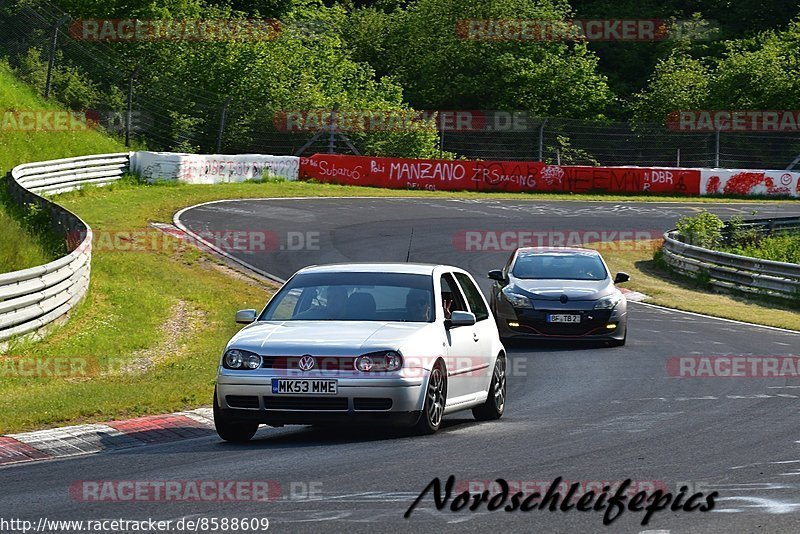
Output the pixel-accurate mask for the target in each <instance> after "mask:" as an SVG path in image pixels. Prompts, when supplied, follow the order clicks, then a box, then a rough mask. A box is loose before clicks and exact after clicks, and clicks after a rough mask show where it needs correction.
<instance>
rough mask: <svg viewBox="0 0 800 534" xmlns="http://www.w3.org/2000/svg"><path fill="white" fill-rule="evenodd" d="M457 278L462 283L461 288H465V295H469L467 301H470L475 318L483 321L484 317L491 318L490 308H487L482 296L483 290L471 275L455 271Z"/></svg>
mask: <svg viewBox="0 0 800 534" xmlns="http://www.w3.org/2000/svg"><path fill="white" fill-rule="evenodd" d="M455 274H456V280H458V283H459V284H461V289H463V290H464V295H466V297H467V302H468V303H469V307H470V309H471V310H472V313H474V314H475V319H476V320H478V321H483V320H484V319H488V318H489V310H487V309H486V303H484V301H483V298H482V296H481V290H480V289H478V288H477V287H476V286H475V284H474V283H472V280H470V278H469V276H467V275H466V274H464V273H455Z"/></svg>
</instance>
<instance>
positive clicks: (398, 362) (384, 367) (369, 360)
mask: <svg viewBox="0 0 800 534" xmlns="http://www.w3.org/2000/svg"><path fill="white" fill-rule="evenodd" d="M353 365H354V366H355V368H356V371H361V372H362V373H376V372H384V373H385V372H390V371H397V370H398V369H400V368H401V367H402V366H403V357H402V356H400V353H399V352H396V351H393V350H387V351H380V352H370V353H369V354H362V355H361V356H359V357H358V358H356V359H355V361H354V362H353Z"/></svg>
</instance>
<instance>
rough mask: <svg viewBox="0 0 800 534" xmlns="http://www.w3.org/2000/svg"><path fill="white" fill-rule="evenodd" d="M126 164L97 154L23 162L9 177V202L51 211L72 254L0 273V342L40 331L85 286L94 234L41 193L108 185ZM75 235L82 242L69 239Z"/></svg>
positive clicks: (124, 159) (123, 156) (117, 157)
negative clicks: (11, 199)
mask: <svg viewBox="0 0 800 534" xmlns="http://www.w3.org/2000/svg"><path fill="white" fill-rule="evenodd" d="M129 161H130V155H129V154H128V153H121V154H101V155H96V156H81V157H77V158H66V159H58V160H52V161H42V162H39V163H27V164H24V165H19V166H17V167H14V169H12V171H11V172H10V173H9V175H8V177H7V179H6V180H7V186H8V189H9V193H10V194H11V196H12V198H14V200H15V201H16V202H17V203H19V204H21V205H24V206H38V207H39V209H42V210H46V211H47V212H48V213H50V219H51V222H52V224H53V229H54V231H55V232H57V233H59V234H61V235H63V236H64V237H65V239H66V240H67V243H68V246H69V247H70V249H71V250H70V252H69V254H67V255H66V256H64V257H62V258H59V259H57V260H55V261H52V262H50V263H48V264H46V265H40V266H38V267H31V268H30V269H24V270H22V271H15V272H10V273H4V274H0V341H6V340H8V339H10V338H12V337H15V336H21V335H25V334H31V333H36V332H39V331H40V330H41V329H42V328H44V327H46V326H48V325H50V324H51V323H53V322H54V321H56V320H58V319H60V318H62V317H64V316H65V315H66V314H67V313H68V312H69V311H70V310H71V309H72V308H73V307H75V305H76V304H77V303H78V302H80V300H81V299H82V298H83V297H84V296H85V295H86V292H87V290H88V288H89V275H90V271H91V257H92V230H91V228H90V227H89V225H88V224H86V223H85V222H83V221H82V220H81V219H80V218H79V217H78V216H77V215H75V214H73V213H71V212H70V211H68V210H66V209H64V208H62V207H61V206H59V205H58V204H55V203H54V202H51V201H50V200H48V199H46V198H44V196H43V195H51V194H56V193H63V192H66V191H72V190H74V189H79V188H81V187H83V186H85V185H96V186H100V185H106V184H109V183H111V182H114V181H116V180H119V179H120V178H121V177H122V176H123V175H124V174H125V172H126V171H127V169H128V166H129ZM76 235H79V236H81V238H82V239H81V241H80V242H77V243H75V242H71V240H70V239H68V238H70V237H74V236H76Z"/></svg>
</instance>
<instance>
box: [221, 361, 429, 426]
mask: <svg viewBox="0 0 800 534" xmlns="http://www.w3.org/2000/svg"><path fill="white" fill-rule="evenodd" d="M273 378H286V377H285V376H274V375H267V374H261V373H259V374H258V375H255V374H251V373H250V372H248V371H229V370H226V369H220V373H219V374H218V375H217V399H216V400H217V406H219V408H220V410H221V411H222V413H223V414H224V415H225V417H227V418H229V419H232V420H241V421H255V422H258V423H263V424H268V425H273V426H281V425H287V424H327V423H339V422H341V423H370V424H371V423H386V424H398V425H411V424H414V423H415V422H416V421H417V419H419V414H420V412H421V410H422V406H423V404H424V402H425V397H424V392H425V385H426V384H427V382H426V381H427V374H426V376H419V377H414V378H407V377H392V378H384V377H380V378H372V377H360V378H351V377H345V378H343V377H338V376H319V375H317V376H303V377H292V378H303V379H305V378H308V379H335V380H337V393H336V394H333V395H321V394H315V395H311V394H274V393H273V392H272V379H273Z"/></svg>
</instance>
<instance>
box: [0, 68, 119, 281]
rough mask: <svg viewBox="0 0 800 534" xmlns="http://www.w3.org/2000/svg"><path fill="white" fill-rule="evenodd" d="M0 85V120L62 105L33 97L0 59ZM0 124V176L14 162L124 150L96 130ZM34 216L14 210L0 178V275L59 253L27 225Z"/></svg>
mask: <svg viewBox="0 0 800 534" xmlns="http://www.w3.org/2000/svg"><path fill="white" fill-rule="evenodd" d="M0 87H2V91H0V119H3V118H4V117H5V113H6V112H7V111H16V112H20V111H33V110H61V109H63V108H60V107H59V106H57V105H56V104H52V103H49V102H45V101H43V100H42V99H41V98H39V96H37V95H36V94H35V93H34V91H32V90H31V89H30V87H28V86H26V85H25V84H24V83H22V82H20V81H19V80H17V79H16V78H15V77H14V75H13V74H12V73H11V70H10V69H9V67H8V65H7V64H5V63H3V62H2V61H0ZM2 122H3V127H1V128H0V177H2V176H5V175H6V173H7V172H8V171H10V170H11V168H12V167H14V166H15V165H18V164H20V163H25V162H32V161H43V160H48V159H56V158H65V157H70V156H80V155H85V154H102V153H106V152H120V151H124V150H125V148H124V147H123V146H122V145H121V144H120V143H118V142H117V141H115V140H113V139H112V138H110V137H108V136H106V135H104V134H102V133H100V132H98V131H93V130H88V131H15V130H13V129H10V128H6V126H5V121H2ZM9 124H10V123H9ZM36 216H37V214H29V213H24V212H23V211H22V210H20V209H19V208H18V207H17V206H16V205H15V204H14V203H13V201H12V200H11V199H10V198H9V197H8V195H7V192H6V188H5V183H4V182H0V229H1V230H0V273H4V272H9V271H16V270H19V269H25V268H28V267H34V266H36V265H41V264H44V263H47V262H48V261H51V260H53V259H55V258H56V257H57V256H58V255H59V254H61V253H62V252H63V245H61V244H60V242H59V240H56V239H53V236H52V235H50V234H49V231H48V225H44V226H42V225H38V224H30V223H31V222H33V221H32V220H31V219H32V218H36ZM45 219H46V216H45Z"/></svg>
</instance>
